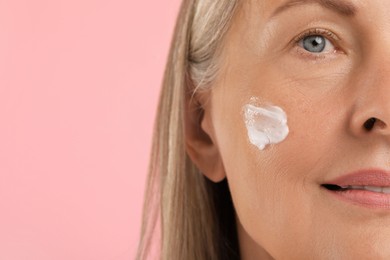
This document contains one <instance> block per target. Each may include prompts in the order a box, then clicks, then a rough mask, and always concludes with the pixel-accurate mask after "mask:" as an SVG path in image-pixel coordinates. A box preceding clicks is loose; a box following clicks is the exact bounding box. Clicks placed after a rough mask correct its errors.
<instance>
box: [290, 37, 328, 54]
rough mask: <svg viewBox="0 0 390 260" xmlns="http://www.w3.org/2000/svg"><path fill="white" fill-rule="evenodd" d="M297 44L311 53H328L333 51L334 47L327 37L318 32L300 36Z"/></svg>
mask: <svg viewBox="0 0 390 260" xmlns="http://www.w3.org/2000/svg"><path fill="white" fill-rule="evenodd" d="M298 45H299V46H300V47H301V48H303V49H305V50H306V51H307V52H311V53H317V54H319V53H330V52H334V51H335V47H334V45H333V44H332V42H331V41H329V40H328V38H327V37H325V36H322V35H320V34H311V35H307V36H301V37H300V39H299V40H298Z"/></svg>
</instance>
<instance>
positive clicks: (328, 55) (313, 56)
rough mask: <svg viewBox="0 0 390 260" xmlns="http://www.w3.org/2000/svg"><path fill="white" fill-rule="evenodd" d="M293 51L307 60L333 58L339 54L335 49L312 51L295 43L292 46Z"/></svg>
mask: <svg viewBox="0 0 390 260" xmlns="http://www.w3.org/2000/svg"><path fill="white" fill-rule="evenodd" d="M293 49H294V53H295V54H296V55H299V56H300V57H301V58H303V59H307V60H314V61H316V60H324V59H334V58H336V57H337V55H338V54H339V53H338V52H337V50H335V51H333V52H325V53H313V52H309V51H307V50H305V49H304V48H302V47H300V46H298V45H296V46H295V47H294V48H293Z"/></svg>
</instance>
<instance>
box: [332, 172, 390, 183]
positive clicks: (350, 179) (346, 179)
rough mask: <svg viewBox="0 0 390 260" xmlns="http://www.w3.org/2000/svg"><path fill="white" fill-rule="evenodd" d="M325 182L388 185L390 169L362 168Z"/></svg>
mask: <svg viewBox="0 0 390 260" xmlns="http://www.w3.org/2000/svg"><path fill="white" fill-rule="evenodd" d="M325 184H332V185H337V186H340V187H345V186H378V187H387V186H390V171H386V170H382V169H364V170H358V171H355V172H352V173H347V174H345V175H342V176H340V177H337V178H335V179H333V180H330V181H328V182H326V183H325Z"/></svg>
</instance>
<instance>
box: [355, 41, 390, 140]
mask: <svg viewBox="0 0 390 260" xmlns="http://www.w3.org/2000/svg"><path fill="white" fill-rule="evenodd" d="M388 46H390V45H388ZM385 52H387V53H386V54H384V53H383V52H380V51H378V49H377V52H376V56H374V55H371V57H370V60H369V62H367V63H366V64H365V66H362V67H361V68H360V71H359V73H358V75H357V77H356V81H355V82H354V86H353V88H354V89H355V91H354V93H355V95H356V96H355V98H354V105H353V109H352V116H351V120H350V129H351V131H352V133H353V134H354V135H355V136H360V137H361V136H368V135H370V136H374V135H375V136H383V137H384V136H387V138H388V139H389V141H390V51H389V50H386V51H385Z"/></svg>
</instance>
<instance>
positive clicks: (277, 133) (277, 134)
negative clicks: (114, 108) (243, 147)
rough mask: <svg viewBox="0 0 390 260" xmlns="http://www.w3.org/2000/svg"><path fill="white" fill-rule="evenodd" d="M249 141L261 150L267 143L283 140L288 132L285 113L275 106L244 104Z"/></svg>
mask: <svg viewBox="0 0 390 260" xmlns="http://www.w3.org/2000/svg"><path fill="white" fill-rule="evenodd" d="M244 114H245V115H244V116H245V124H246V128H247V130H248V136H249V141H250V142H251V143H252V144H253V145H256V146H257V147H258V148H259V149H260V150H263V149H264V148H265V147H266V146H267V145H269V144H276V143H280V142H281V141H283V140H284V139H285V138H286V137H287V135H288V132H289V129H288V126H287V116H286V113H285V112H284V111H283V109H281V108H280V107H277V106H271V105H266V106H261V107H258V106H254V105H251V104H247V105H245V106H244Z"/></svg>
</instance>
